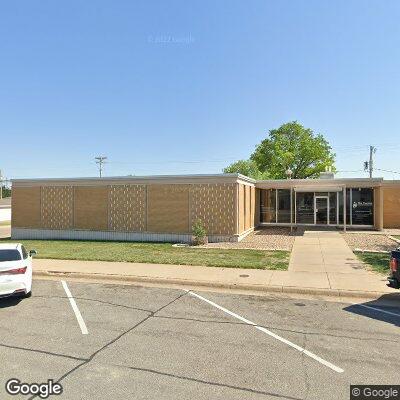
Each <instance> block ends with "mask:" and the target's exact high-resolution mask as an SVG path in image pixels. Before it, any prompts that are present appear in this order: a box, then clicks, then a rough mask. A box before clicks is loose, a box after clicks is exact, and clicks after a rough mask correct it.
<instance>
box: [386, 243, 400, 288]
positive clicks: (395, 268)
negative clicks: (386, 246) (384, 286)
mask: <svg viewBox="0 0 400 400" xmlns="http://www.w3.org/2000/svg"><path fill="white" fill-rule="evenodd" d="M399 264H400V247H399V248H398V249H397V250H393V251H392V258H391V259H390V272H391V275H390V276H389V277H388V281H389V284H388V286H389V287H392V288H394V289H400V268H399V267H400V266H399Z"/></svg>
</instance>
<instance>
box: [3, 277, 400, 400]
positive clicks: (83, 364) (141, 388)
mask: <svg viewBox="0 0 400 400" xmlns="http://www.w3.org/2000/svg"><path fill="white" fill-rule="evenodd" d="M68 291H69V292H70V295H71V296H72V297H73V299H72V298H69V297H68V295H69V293H68ZM74 304H76V307H75V310H74ZM365 305H366V306H367V307H373V308H367V307H365ZM0 318H1V325H0V360H1V363H0V377H1V382H0V398H1V399H15V398H30V397H29V396H22V397H21V396H11V395H8V394H7V393H6V391H5V384H6V381H7V380H8V379H10V378H18V379H19V380H21V381H22V382H28V383H32V382H37V383H40V382H46V381H47V380H48V379H54V380H56V381H60V383H61V385H62V386H63V394H62V395H61V396H59V398H65V399H111V398H112V399H115V398H129V399H224V400H226V399H305V398H307V399H318V400H320V399H335V400H337V399H349V385H350V383H352V384H396V383H399V354H400V340H399V333H400V330H399V329H400V308H399V307H396V306H387V305H386V306H384V305H379V304H378V305H377V304H372V305H371V304H369V305H368V303H365V304H364V306H357V305H351V304H343V303H336V302H326V301H322V300H304V299H301V300H297V299H283V298H277V297H257V296H244V295H233V294H226V293H213V292H199V291H195V292H194V293H193V292H187V291H185V290H181V289H166V288H150V287H137V286H124V285H111V284H104V283H103V284H99V283H80V282H69V281H68V280H67V281H66V282H65V283H64V284H63V283H62V282H61V281H56V280H54V281H40V280H36V281H34V288H33V296H32V297H31V298H29V299H24V300H22V301H18V300H14V299H2V300H0ZM85 329H86V330H85ZM31 398H32V396H31ZM37 398H38V397H37ZM52 398H56V397H55V396H54V397H52Z"/></svg>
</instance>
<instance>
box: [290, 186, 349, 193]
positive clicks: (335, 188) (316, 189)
mask: <svg viewBox="0 0 400 400" xmlns="http://www.w3.org/2000/svg"><path fill="white" fill-rule="evenodd" d="M293 189H294V191H295V192H297V193H307V192H320V193H321V192H342V191H343V187H342V186H319V185H318V186H295V187H294V188H293Z"/></svg>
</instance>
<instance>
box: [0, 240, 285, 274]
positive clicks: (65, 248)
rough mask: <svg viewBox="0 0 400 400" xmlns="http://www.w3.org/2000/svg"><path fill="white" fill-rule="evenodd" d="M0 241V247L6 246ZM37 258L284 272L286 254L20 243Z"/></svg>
mask: <svg viewBox="0 0 400 400" xmlns="http://www.w3.org/2000/svg"><path fill="white" fill-rule="evenodd" d="M10 241H11V240H10V239H1V240H0V243H4V242H10ZM22 243H23V244H24V245H25V247H26V248H27V249H28V250H31V249H35V250H36V251H37V252H38V254H37V258H53V259H63V260H88V261H125V262H137V263H155V264H186V265H205V266H207V267H227V268H256V269H274V270H286V269H287V268H288V264H289V252H287V251H262V250H244V249H243V250H242V249H228V250H223V249H203V248H185V247H183V248H176V247H172V245H171V244H169V243H131V242H95V241H66V240H22Z"/></svg>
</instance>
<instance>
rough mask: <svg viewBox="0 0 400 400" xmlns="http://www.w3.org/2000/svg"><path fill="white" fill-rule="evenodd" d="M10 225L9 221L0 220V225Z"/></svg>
mask: <svg viewBox="0 0 400 400" xmlns="http://www.w3.org/2000/svg"><path fill="white" fill-rule="evenodd" d="M8 225H11V221H0V226H8Z"/></svg>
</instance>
